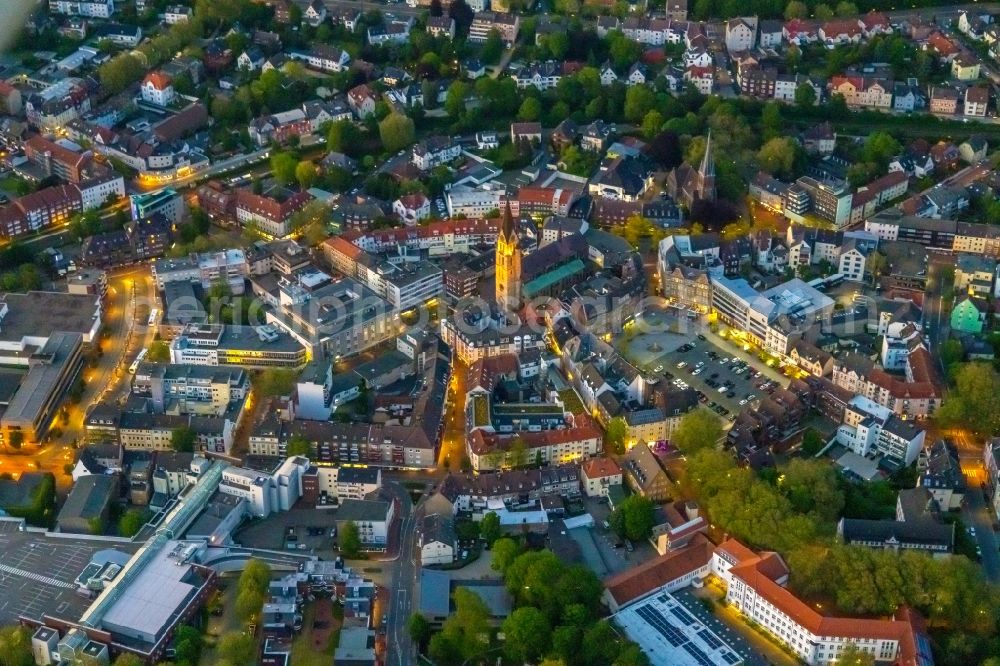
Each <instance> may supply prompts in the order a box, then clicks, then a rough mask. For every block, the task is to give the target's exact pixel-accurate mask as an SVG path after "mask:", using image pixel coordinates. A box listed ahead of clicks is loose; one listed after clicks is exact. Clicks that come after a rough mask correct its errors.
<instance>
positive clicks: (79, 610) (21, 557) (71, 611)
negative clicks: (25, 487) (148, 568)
mask: <svg viewBox="0 0 1000 666" xmlns="http://www.w3.org/2000/svg"><path fill="white" fill-rule="evenodd" d="M17 526H18V521H15V520H0V624H3V625H10V624H15V623H16V622H17V618H18V617H19V616H22V615H23V616H25V617H29V618H33V619H41V617H42V615H45V614H47V615H54V616H56V617H60V618H63V619H66V620H72V621H76V620H79V619H80V617H81V616H82V615H83V613H84V611H86V610H87V607H88V606H90V603H91V600H89V599H86V598H84V597H82V596H80V595H79V594H77V593H76V585H75V584H74V581H75V580H76V578H77V577H78V576H79V575H80V573H81V572H83V570H84V569H85V568H86V567H87V565H88V564H89V563H90V561H91V559H92V558H93V557H94V555H95V554H96V553H97V552H99V551H102V550H108V549H115V550H118V551H121V552H123V553H125V554H126V555H127V556H131V555H132V553H134V552H135V551H136V550H137V549H138V548H139V544H131V543H125V544H122V543H115V542H110V541H103V540H100V539H74V538H52V537H47V536H45V535H44V534H38V533H33V532H20V531H18V529H17Z"/></svg>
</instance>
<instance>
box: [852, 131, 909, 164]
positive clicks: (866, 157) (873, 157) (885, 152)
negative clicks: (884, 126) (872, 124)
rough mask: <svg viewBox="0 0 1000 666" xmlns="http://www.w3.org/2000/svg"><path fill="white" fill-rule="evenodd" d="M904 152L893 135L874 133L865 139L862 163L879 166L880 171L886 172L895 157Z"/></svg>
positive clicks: (862, 149)
mask: <svg viewBox="0 0 1000 666" xmlns="http://www.w3.org/2000/svg"><path fill="white" fill-rule="evenodd" d="M900 150H902V146H900V144H899V141H896V139H895V138H893V136H892V135H891V134H888V133H886V132H872V133H871V134H869V135H868V138H867V139H865V143H864V145H863V146H862V148H861V161H862V162H870V163H872V164H876V165H878V169H879V170H880V171H881V172H884V171H885V169H886V167H887V166H888V164H889V160H891V159H892V158H893V156H895V155H898V154H899V151H900Z"/></svg>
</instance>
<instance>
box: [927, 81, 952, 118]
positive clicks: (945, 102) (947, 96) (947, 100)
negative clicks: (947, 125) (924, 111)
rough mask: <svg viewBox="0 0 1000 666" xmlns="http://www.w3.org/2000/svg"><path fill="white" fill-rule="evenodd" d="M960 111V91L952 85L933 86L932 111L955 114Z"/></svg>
mask: <svg viewBox="0 0 1000 666" xmlns="http://www.w3.org/2000/svg"><path fill="white" fill-rule="evenodd" d="M956 111H958V91H957V90H955V89H954V88H952V87H951V86H932V87H931V103H930V112H931V113H941V114H947V115H955V112H956Z"/></svg>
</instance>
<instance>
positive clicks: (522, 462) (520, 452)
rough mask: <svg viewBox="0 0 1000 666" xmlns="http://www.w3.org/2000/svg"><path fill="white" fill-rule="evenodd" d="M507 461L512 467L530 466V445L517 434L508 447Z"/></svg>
mask: <svg viewBox="0 0 1000 666" xmlns="http://www.w3.org/2000/svg"><path fill="white" fill-rule="evenodd" d="M506 462H507V466H508V467H510V468H511V469H520V468H522V467H527V466H528V445H527V444H526V443H525V442H524V440H523V439H522V438H520V437H517V436H515V437H514V439H513V440H511V442H510V448H509V449H507V455H506Z"/></svg>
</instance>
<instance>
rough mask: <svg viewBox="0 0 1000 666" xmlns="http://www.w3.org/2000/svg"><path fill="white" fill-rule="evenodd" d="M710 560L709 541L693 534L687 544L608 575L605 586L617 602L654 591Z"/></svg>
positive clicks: (622, 603)
mask: <svg viewBox="0 0 1000 666" xmlns="http://www.w3.org/2000/svg"><path fill="white" fill-rule="evenodd" d="M711 561H712V542H711V541H709V540H708V539H707V538H706V537H705V536H704V535H702V534H696V535H694V537H693V538H692V539H691V543H690V545H688V546H687V547H686V548H683V549H681V550H676V551H670V552H668V553H666V554H665V555H660V556H659V557H656V558H654V559H652V560H649V561H647V562H644V563H643V564H640V565H639V566H637V567H632V568H631V569H627V570H625V571H623V572H621V573H619V574H617V575H615V576H612V577H611V578H609V579H608V580H607V581H606V582H605V583H604V587H605V589H607V591H608V594H610V595H611V597H612V598H613V599H614V600H615V603H617V604H618V605H619V606H624V605H625V604H627V603H629V602H632V601H635V600H636V599H640V598H642V597H644V596H646V595H647V594H650V593H651V592H655V591H656V590H658V589H660V588H661V587H663V586H664V585H666V584H667V583H670V582H672V581H675V580H677V579H678V578H682V577H684V576H686V575H688V574H690V573H691V572H693V571H697V570H698V569H700V568H702V567H704V566H706V565H708V563H709V562H711Z"/></svg>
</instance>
